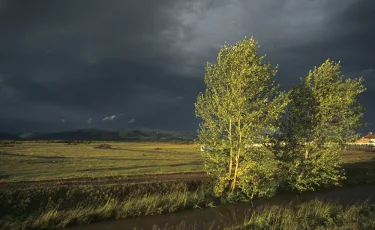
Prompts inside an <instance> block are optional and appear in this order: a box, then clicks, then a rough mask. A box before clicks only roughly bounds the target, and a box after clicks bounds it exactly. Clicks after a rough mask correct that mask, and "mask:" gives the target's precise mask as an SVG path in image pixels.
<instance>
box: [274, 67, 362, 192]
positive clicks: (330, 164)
mask: <svg viewBox="0 0 375 230" xmlns="http://www.w3.org/2000/svg"><path fill="white" fill-rule="evenodd" d="M340 68H341V67H340V62H338V63H335V62H333V61H330V60H326V61H325V62H324V63H323V64H322V65H321V66H320V67H315V68H314V70H313V71H310V72H309V74H308V75H307V76H306V77H305V78H301V82H300V84H299V85H298V86H297V87H294V88H293V89H292V90H291V91H290V92H289V97H290V105H289V110H288V114H287V119H286V120H285V121H284V123H283V126H282V132H281V134H280V135H279V137H278V139H277V141H276V145H275V146H274V148H273V151H274V153H275V156H276V158H277V159H278V160H280V161H281V166H282V167H281V168H282V172H284V176H285V181H286V183H287V186H289V187H291V188H292V189H295V190H299V191H305V190H314V189H315V188H317V187H321V186H329V185H337V184H338V182H339V181H340V179H343V178H344V174H343V170H342V168H341V162H342V161H341V154H340V153H341V152H342V150H343V149H344V146H345V144H346V143H347V142H349V141H353V140H354V139H356V138H357V137H358V136H357V132H356V131H358V129H360V128H363V125H364V124H363V122H362V121H361V118H362V116H363V107H362V106H361V105H360V104H359V102H358V96H359V95H360V94H361V93H362V92H364V90H365V87H364V86H363V79H362V78H356V79H347V80H344V79H343V76H342V74H341V71H340Z"/></svg>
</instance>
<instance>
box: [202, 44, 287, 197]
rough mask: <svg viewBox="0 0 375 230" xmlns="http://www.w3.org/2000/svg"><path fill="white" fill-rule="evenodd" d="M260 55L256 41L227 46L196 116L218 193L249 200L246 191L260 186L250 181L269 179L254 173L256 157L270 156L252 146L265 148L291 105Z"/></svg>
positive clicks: (209, 75)
mask: <svg viewBox="0 0 375 230" xmlns="http://www.w3.org/2000/svg"><path fill="white" fill-rule="evenodd" d="M258 50H259V45H258V43H257V42H256V41H254V40H253V38H250V39H246V38H245V39H244V40H242V41H239V42H237V43H236V44H235V45H233V46H229V45H228V44H224V46H223V47H221V49H220V51H219V54H218V57H217V63H216V64H211V63H207V65H206V74H205V83H206V86H207V88H206V91H205V92H204V93H200V94H199V96H198V98H197V102H196V103H195V109H196V111H195V112H196V115H197V117H198V118H201V123H200V129H199V143H200V144H202V145H206V146H210V147H212V151H206V152H204V153H203V157H204V159H205V168H206V170H207V171H208V172H209V173H210V174H214V175H216V177H217V178H218V183H219V184H220V186H218V188H220V189H217V191H220V192H221V193H226V192H228V191H230V192H234V191H236V192H238V191H240V192H241V191H242V192H244V193H245V194H249V193H248V192H246V191H250V190H251V189H250V190H249V187H248V186H253V187H254V186H256V185H255V183H251V182H250V180H249V178H250V177H252V178H257V176H256V174H257V173H258V172H259V173H260V174H259V175H265V174H264V172H263V171H262V172H261V170H253V169H252V168H253V167H258V168H259V167H260V168H261V166H262V165H261V164H260V163H259V162H258V161H259V159H263V158H256V157H252V156H255V155H261V156H264V155H265V154H266V150H265V149H262V150H258V149H257V150H256V149H255V148H254V147H253V144H260V143H264V142H265V141H266V139H267V135H268V134H269V133H270V132H271V133H272V132H275V131H277V129H278V127H277V123H278V120H279V118H280V117H281V116H282V114H283V111H284V108H285V106H286V105H287V101H286V100H285V98H286V95H285V94H284V93H280V92H279V91H278V86H275V85H274V80H273V78H274V76H275V75H276V73H277V67H273V66H271V64H270V63H265V62H264V56H261V55H260V54H259V52H258ZM249 159H252V160H249ZM254 159H258V160H254ZM268 161H272V159H268ZM259 175H258V177H263V176H259ZM266 178H268V177H266ZM238 183H239V184H240V185H241V186H238ZM259 183H260V182H259ZM262 183H263V182H262ZM223 186H224V187H223ZM257 186H258V185H257ZM258 187H259V186H258ZM256 194H263V193H262V192H256ZM252 197H254V195H252V196H251V198H252Z"/></svg>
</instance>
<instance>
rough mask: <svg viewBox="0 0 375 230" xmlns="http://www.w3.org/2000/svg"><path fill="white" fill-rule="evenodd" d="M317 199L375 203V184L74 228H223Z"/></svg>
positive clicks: (344, 203)
mask: <svg viewBox="0 0 375 230" xmlns="http://www.w3.org/2000/svg"><path fill="white" fill-rule="evenodd" d="M314 198H319V199H323V200H327V201H337V202H340V203H341V204H343V205H347V204H350V203H353V202H356V201H359V202H361V201H365V200H369V203H372V204H375V185H362V186H358V187H350V188H339V189H333V190H329V191H323V192H315V193H308V194H302V195H295V194H294V195H290V194H289V195H278V196H276V197H274V198H271V199H265V200H255V201H252V202H248V203H236V204H224V205H218V206H217V207H216V208H205V209H194V210H186V211H181V212H177V213H169V214H163V215H156V216H146V217H138V218H132V219H125V220H117V221H109V222H100V223H94V224H90V225H85V226H77V227H73V228H71V229H76V230H105V229H113V230H125V229H137V230H139V229H144V230H148V229H153V226H155V225H156V226H158V227H160V228H161V229H164V228H165V227H166V228H168V226H181V224H182V223H183V224H184V225H185V226H194V227H195V229H197V230H198V229H209V228H210V226H211V224H212V223H213V222H214V227H213V228H212V229H223V228H224V227H230V226H234V225H236V224H240V223H243V221H244V218H245V216H246V214H247V212H248V211H249V209H250V208H251V207H256V206H259V205H265V204H282V203H286V202H291V201H294V200H299V201H308V200H311V199H314Z"/></svg>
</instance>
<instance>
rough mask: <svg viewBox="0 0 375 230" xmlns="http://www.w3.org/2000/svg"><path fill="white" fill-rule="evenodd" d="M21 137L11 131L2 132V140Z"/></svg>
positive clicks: (0, 133)
mask: <svg viewBox="0 0 375 230" xmlns="http://www.w3.org/2000/svg"><path fill="white" fill-rule="evenodd" d="M19 139H21V138H20V137H18V136H17V135H14V134H11V133H5V132H0V140H19Z"/></svg>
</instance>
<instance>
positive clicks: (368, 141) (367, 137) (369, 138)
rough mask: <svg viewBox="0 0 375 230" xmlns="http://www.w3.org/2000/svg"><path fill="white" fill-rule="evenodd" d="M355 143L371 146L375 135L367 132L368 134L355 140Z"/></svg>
mask: <svg viewBox="0 0 375 230" xmlns="http://www.w3.org/2000/svg"><path fill="white" fill-rule="evenodd" d="M355 143H358V144H372V143H375V135H374V134H372V132H369V133H368V134H366V135H364V136H363V137H361V138H360V139H358V140H356V141H355Z"/></svg>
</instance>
